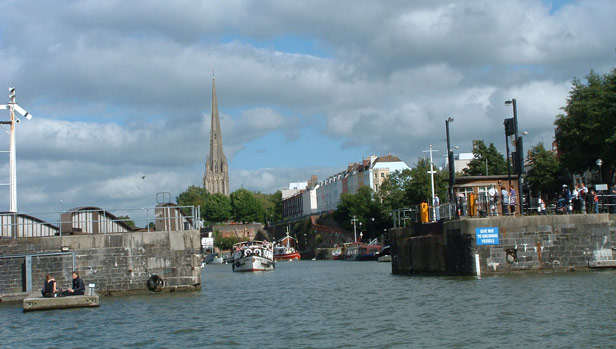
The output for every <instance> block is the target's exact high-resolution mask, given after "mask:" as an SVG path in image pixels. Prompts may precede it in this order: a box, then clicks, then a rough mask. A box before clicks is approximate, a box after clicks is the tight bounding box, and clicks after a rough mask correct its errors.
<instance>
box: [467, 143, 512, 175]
mask: <svg viewBox="0 0 616 349" xmlns="http://www.w3.org/2000/svg"><path fill="white" fill-rule="evenodd" d="M473 155H474V158H473V160H471V161H470V162H469V163H468V168H465V169H464V170H463V172H464V175H465V176H485V175H486V160H487V165H488V168H487V174H488V175H502V174H507V161H505V157H504V156H503V154H501V153H499V152H498V150H496V147H495V146H494V143H490V146H489V147H486V145H485V143H484V142H483V141H482V140H478V141H475V143H474V147H473Z"/></svg>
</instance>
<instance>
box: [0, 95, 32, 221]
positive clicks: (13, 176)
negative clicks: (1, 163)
mask: <svg viewBox="0 0 616 349" xmlns="http://www.w3.org/2000/svg"><path fill="white" fill-rule="evenodd" d="M0 109H8V110H9V112H10V114H11V120H9V121H0V124H4V125H10V127H11V130H10V141H9V171H10V172H9V212H17V164H16V162H17V159H16V157H15V124H16V123H19V122H20V121H19V118H17V117H16V115H15V111H17V112H18V113H19V114H21V115H23V117H25V118H26V119H28V120H30V119H32V114H30V113H28V112H27V111H25V110H24V108H22V107H20V106H19V104H17V103H16V102H15V87H9V103H8V104H2V105H0Z"/></svg>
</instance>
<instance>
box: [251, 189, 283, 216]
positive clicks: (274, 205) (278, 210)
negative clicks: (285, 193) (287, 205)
mask: <svg viewBox="0 0 616 349" xmlns="http://www.w3.org/2000/svg"><path fill="white" fill-rule="evenodd" d="M254 196H255V198H257V200H259V203H260V204H261V208H262V211H263V217H262V218H261V219H259V221H261V222H263V223H267V222H277V221H280V220H282V192H281V191H280V190H278V191H276V192H275V193H274V194H261V193H254Z"/></svg>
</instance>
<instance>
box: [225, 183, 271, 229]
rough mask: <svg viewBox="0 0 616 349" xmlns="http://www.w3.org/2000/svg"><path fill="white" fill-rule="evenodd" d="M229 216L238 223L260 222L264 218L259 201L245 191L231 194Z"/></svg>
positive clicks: (241, 190) (240, 190)
mask: <svg viewBox="0 0 616 349" xmlns="http://www.w3.org/2000/svg"><path fill="white" fill-rule="evenodd" d="M231 215H232V217H233V219H235V220H236V221H238V222H260V221H262V220H263V216H264V215H263V208H262V207H261V203H260V202H259V200H258V199H257V198H256V197H255V195H254V194H253V193H252V192H250V191H248V190H246V189H238V190H236V191H234V192H233V193H231Z"/></svg>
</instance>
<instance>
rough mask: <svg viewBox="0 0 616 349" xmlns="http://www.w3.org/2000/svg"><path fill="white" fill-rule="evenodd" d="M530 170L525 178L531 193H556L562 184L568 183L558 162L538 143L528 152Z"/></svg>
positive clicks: (552, 154)
mask: <svg viewBox="0 0 616 349" xmlns="http://www.w3.org/2000/svg"><path fill="white" fill-rule="evenodd" d="M529 161H530V162H531V163H532V167H531V169H530V170H529V171H528V174H527V176H526V178H527V180H528V185H529V186H530V189H531V191H532V192H533V193H535V194H538V193H539V192H542V193H545V194H552V193H558V192H559V191H560V188H561V185H562V184H563V183H569V181H568V180H567V179H566V174H565V173H564V170H563V169H562V167H561V165H560V162H559V161H558V159H557V158H556V156H555V155H554V153H552V152H551V151H548V150H546V149H545V148H544V146H543V143H539V144H537V145H536V146H534V147H533V148H531V149H530V151H529Z"/></svg>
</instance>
